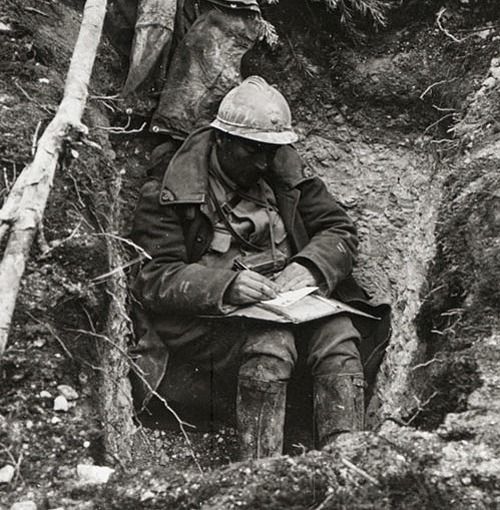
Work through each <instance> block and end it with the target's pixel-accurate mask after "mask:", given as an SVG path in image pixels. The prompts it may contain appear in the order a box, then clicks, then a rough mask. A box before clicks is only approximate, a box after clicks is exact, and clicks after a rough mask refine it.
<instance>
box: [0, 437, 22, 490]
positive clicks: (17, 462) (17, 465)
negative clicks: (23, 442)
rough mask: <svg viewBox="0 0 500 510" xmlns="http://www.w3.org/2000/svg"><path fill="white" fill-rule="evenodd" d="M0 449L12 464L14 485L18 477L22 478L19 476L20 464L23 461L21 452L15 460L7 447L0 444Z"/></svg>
mask: <svg viewBox="0 0 500 510" xmlns="http://www.w3.org/2000/svg"><path fill="white" fill-rule="evenodd" d="M0 448H1V449H2V450H3V451H4V452H5V453H6V454H7V456H8V457H9V459H10V461H11V462H12V464H14V473H15V477H14V483H17V480H18V478H19V477H21V478H22V476H21V462H22V461H23V452H22V451H21V452H20V453H19V456H18V457H17V460H16V458H15V457H14V455H12V452H11V451H10V448H7V446H6V445H4V444H3V443H0Z"/></svg>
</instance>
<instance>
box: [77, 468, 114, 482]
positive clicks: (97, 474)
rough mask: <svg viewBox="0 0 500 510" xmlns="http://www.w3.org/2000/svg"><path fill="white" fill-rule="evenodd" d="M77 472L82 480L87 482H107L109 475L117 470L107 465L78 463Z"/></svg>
mask: <svg viewBox="0 0 500 510" xmlns="http://www.w3.org/2000/svg"><path fill="white" fill-rule="evenodd" d="M76 472H77V474H78V478H79V479H80V482H82V483H85V484H101V483H106V482H107V481H108V480H109V477H110V476H111V475H112V474H113V473H114V472H115V470H114V469H111V468H110V467H107V466H94V465H92V464H78V466H77V467H76Z"/></svg>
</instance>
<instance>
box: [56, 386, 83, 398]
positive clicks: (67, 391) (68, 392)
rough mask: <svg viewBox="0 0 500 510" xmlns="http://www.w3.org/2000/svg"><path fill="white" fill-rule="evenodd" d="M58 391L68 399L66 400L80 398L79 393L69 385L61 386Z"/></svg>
mask: <svg viewBox="0 0 500 510" xmlns="http://www.w3.org/2000/svg"><path fill="white" fill-rule="evenodd" d="M57 391H58V392H59V393H60V394H61V395H62V396H63V397H64V398H65V399H66V400H69V401H71V400H76V399H77V398H78V393H77V392H76V390H75V389H74V388H72V387H71V386H68V385H67V384H60V385H59V386H58V387H57Z"/></svg>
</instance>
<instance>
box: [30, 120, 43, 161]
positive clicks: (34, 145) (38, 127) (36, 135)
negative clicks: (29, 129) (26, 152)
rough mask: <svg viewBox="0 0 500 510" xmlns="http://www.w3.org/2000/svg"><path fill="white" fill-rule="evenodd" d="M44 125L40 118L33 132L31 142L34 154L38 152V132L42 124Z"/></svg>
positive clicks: (32, 153)
mask: <svg viewBox="0 0 500 510" xmlns="http://www.w3.org/2000/svg"><path fill="white" fill-rule="evenodd" d="M41 125H42V121H41V120H39V121H38V124H37V125H36V129H35V133H34V134H33V141H32V143H31V155H32V156H34V155H35V153H36V147H37V145H38V132H39V131H40V126H41Z"/></svg>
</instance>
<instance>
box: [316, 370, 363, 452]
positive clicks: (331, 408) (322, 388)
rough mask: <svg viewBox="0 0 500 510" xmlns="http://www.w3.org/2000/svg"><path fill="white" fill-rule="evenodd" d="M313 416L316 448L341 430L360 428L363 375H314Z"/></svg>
mask: <svg viewBox="0 0 500 510" xmlns="http://www.w3.org/2000/svg"><path fill="white" fill-rule="evenodd" d="M314 418H315V422H316V430H317V434H318V435H317V446H318V447H319V448H323V447H324V446H326V445H328V444H330V443H332V442H333V441H334V440H335V438H336V437H337V436H338V435H339V434H341V433H342V432H353V431H357V430H363V425H364V380H363V377H361V376H355V375H339V376H337V375H322V376H317V377H315V379H314Z"/></svg>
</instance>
